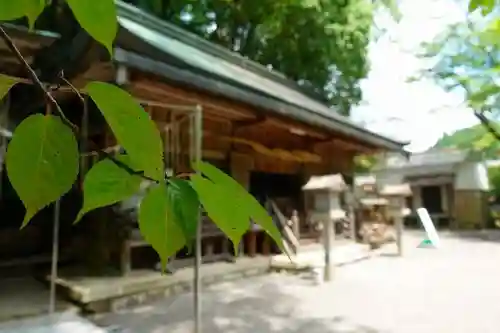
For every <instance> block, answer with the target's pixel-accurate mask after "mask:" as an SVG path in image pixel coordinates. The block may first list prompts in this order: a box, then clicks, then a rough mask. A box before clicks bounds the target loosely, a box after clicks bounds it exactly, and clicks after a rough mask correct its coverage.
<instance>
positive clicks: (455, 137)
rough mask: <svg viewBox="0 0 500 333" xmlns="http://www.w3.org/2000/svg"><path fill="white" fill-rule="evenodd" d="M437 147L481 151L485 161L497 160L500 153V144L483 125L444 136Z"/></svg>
mask: <svg viewBox="0 0 500 333" xmlns="http://www.w3.org/2000/svg"><path fill="white" fill-rule="evenodd" d="M435 147H436V148H455V149H460V150H475V151H480V152H482V155H483V157H484V158H485V159H497V158H498V155H499V153H500V142H498V141H497V140H496V139H495V138H494V137H493V136H492V135H491V134H490V133H489V132H488V131H487V130H486V128H484V126H482V125H475V126H472V127H469V128H464V129H461V130H458V131H455V132H454V133H452V134H450V135H444V136H443V137H442V138H441V139H439V141H438V142H437V143H436V145H435Z"/></svg>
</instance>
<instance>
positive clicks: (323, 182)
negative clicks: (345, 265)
mask: <svg viewBox="0 0 500 333" xmlns="http://www.w3.org/2000/svg"><path fill="white" fill-rule="evenodd" d="M346 188H347V186H346V184H345V182H344V178H343V177H342V175H340V174H335V175H326V176H313V177H311V178H310V179H309V181H308V182H307V184H306V185H304V187H303V188H302V189H303V190H304V191H311V192H313V196H314V199H313V200H314V209H313V210H312V211H310V212H307V215H308V216H309V219H310V220H313V221H319V222H321V223H322V224H323V245H324V251H325V270H324V280H325V281H331V280H332V279H333V270H334V266H335V263H334V262H333V260H332V258H331V252H332V247H333V242H334V239H335V229H334V222H335V221H336V220H338V219H341V218H344V217H345V211H343V210H342V208H341V205H340V194H341V193H342V192H343V191H345V190H346Z"/></svg>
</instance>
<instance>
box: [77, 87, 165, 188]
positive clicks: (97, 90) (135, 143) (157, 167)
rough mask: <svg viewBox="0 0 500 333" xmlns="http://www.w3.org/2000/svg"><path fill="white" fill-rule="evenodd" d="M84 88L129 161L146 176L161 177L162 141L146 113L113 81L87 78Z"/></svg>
mask: <svg viewBox="0 0 500 333" xmlns="http://www.w3.org/2000/svg"><path fill="white" fill-rule="evenodd" d="M85 90H86V91H87V92H88V94H89V95H90V97H91V98H92V99H93V100H94V102H95V103H96V105H97V107H98V108H99V110H100V111H101V113H102V114H103V115H104V118H106V121H107V122H108V124H109V126H110V127H111V130H112V131H113V133H114V135H115V136H116V139H117V140H118V142H119V143H120V145H122V147H123V148H124V149H125V150H126V152H127V155H128V156H129V158H130V160H131V162H132V163H133V165H134V166H136V167H137V168H139V170H141V171H143V172H144V174H145V175H146V176H148V177H150V178H153V179H155V180H158V181H160V180H163V179H164V169H163V143H162V140H161V136H160V132H159V131H158V128H157V127H156V125H155V123H154V122H153V121H152V120H151V118H150V117H149V115H148V114H147V113H146V112H145V111H144V110H143V109H142V108H141V106H140V105H139V104H138V103H137V102H136V101H135V100H134V98H133V97H132V96H130V94H129V93H127V92H126V91H124V90H122V89H120V88H119V87H116V86H114V85H111V84H108V83H103V82H91V83H89V84H88V85H87V86H86V87H85Z"/></svg>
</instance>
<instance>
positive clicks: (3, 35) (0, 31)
mask: <svg viewBox="0 0 500 333" xmlns="http://www.w3.org/2000/svg"><path fill="white" fill-rule="evenodd" d="M0 38H1V39H2V40H3V41H4V42H5V44H7V47H8V48H9V50H10V51H11V52H12V53H13V54H14V55H15V56H16V58H17V60H18V61H19V63H20V64H21V65H23V67H24V69H25V70H26V71H27V72H28V74H29V76H30V77H31V80H32V82H33V83H34V84H35V85H36V86H38V87H39V88H40V90H41V91H42V92H43V94H44V96H45V98H46V100H47V101H48V102H49V103H50V104H52V105H53V106H54V107H55V108H56V110H57V112H58V113H59V115H60V117H61V119H62V121H63V122H64V123H65V124H66V125H67V126H69V127H70V128H71V129H72V130H73V132H74V133H75V135H77V136H80V131H79V128H78V126H76V125H75V124H73V123H72V122H71V121H70V120H69V119H68V118H67V117H66V115H65V114H64V112H63V110H62V109H61V106H60V105H59V103H57V101H56V99H55V98H54V96H52V94H51V93H50V91H48V90H47V88H46V86H45V85H44V84H43V83H42V81H41V80H40V79H39V78H38V75H37V74H36V72H35V71H34V70H33V68H32V67H31V66H30V64H28V62H27V61H26V59H25V58H24V57H23V55H22V54H21V52H20V51H19V49H18V48H17V46H16V45H15V44H14V41H13V40H12V38H10V36H9V35H8V34H7V32H6V31H5V30H4V29H3V27H2V26H1V25H0ZM59 78H60V79H61V80H62V81H63V82H65V83H66V84H67V85H68V87H69V88H70V89H71V90H72V91H73V92H74V93H75V94H76V95H77V96H78V98H79V99H80V100H81V101H82V103H83V104H84V106H85V103H86V101H85V98H84V97H83V95H82V94H81V93H80V91H78V89H76V87H75V86H74V85H73V84H71V82H69V80H68V79H66V78H65V77H64V72H61V73H60V74H59ZM55 90H57V88H56V89H55ZM47 109H48V110H50V108H48V107H47ZM84 139H85V140H87V141H88V142H89V143H90V144H91V145H92V146H93V148H95V149H96V150H97V151H98V154H99V155H101V156H104V157H105V158H109V159H110V160H111V161H112V162H113V163H115V164H116V165H117V166H118V167H120V168H122V169H124V170H125V171H127V172H128V173H130V174H131V175H137V176H140V177H141V178H143V179H146V180H149V181H152V182H155V183H158V181H157V180H156V179H153V178H150V177H148V176H146V175H144V172H142V171H135V170H134V169H132V168H131V167H130V166H128V165H126V164H125V163H123V162H121V161H119V160H118V159H116V158H115V157H114V156H113V155H111V154H109V153H108V152H106V151H104V150H102V149H100V147H99V146H98V145H97V144H96V143H95V142H93V141H92V140H90V139H89V138H84Z"/></svg>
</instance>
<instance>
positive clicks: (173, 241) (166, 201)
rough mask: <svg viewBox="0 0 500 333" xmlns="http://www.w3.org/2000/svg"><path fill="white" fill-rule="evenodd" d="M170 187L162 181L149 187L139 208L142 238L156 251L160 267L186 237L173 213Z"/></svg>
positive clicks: (180, 245)
mask: <svg viewBox="0 0 500 333" xmlns="http://www.w3.org/2000/svg"><path fill="white" fill-rule="evenodd" d="M169 191H170V187H169V186H166V185H165V184H164V183H162V184H160V185H156V186H154V187H153V188H150V189H149V191H148V192H147V194H146V196H145V197H144V199H142V202H141V206H140V208H139V229H140V230H141V233H142V235H143V236H144V239H145V240H146V241H147V242H148V243H149V244H151V246H152V247H153V248H154V249H155V250H156V252H158V255H159V256H160V259H161V263H162V265H161V266H162V269H164V268H165V266H166V264H167V260H168V258H169V257H170V256H172V255H173V254H175V253H176V252H177V251H179V250H180V249H182V248H183V247H184V245H185V244H186V239H185V238H184V234H183V231H182V228H181V227H180V225H179V224H180V223H186V221H178V220H177V216H176V215H175V214H174V205H175V204H176V203H175V202H173V201H172V200H171V198H172V195H170V194H169Z"/></svg>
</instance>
